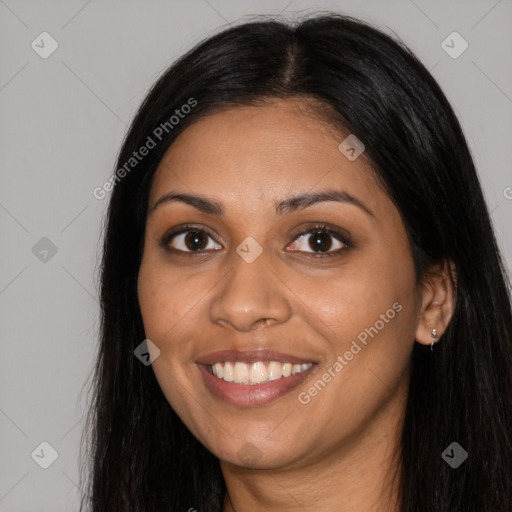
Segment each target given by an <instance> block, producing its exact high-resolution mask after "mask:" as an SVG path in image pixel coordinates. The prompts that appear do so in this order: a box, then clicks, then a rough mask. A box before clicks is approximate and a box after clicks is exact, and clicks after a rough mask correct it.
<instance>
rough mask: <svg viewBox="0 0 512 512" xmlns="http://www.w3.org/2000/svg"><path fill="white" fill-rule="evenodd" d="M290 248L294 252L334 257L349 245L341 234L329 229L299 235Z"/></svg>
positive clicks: (314, 230)
mask: <svg viewBox="0 0 512 512" xmlns="http://www.w3.org/2000/svg"><path fill="white" fill-rule="evenodd" d="M288 247H291V248H292V250H293V251H302V252H311V253H317V255H319V256H332V255H333V254H335V253H339V252H341V251H343V250H344V249H346V248H348V247H349V244H348V242H346V241H345V240H344V239H343V237H342V236H341V234H340V233H337V232H334V231H331V230H329V229H312V230H310V231H307V232H306V233H302V234H301V235H299V236H298V237H297V238H296V239H295V240H294V241H293V243H292V244H291V245H290V246H288ZM307 249H310V250H307Z"/></svg>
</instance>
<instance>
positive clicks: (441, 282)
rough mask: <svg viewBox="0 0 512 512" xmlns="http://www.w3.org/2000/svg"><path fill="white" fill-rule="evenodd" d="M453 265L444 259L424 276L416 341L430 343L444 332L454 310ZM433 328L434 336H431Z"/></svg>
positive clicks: (454, 282)
mask: <svg viewBox="0 0 512 512" xmlns="http://www.w3.org/2000/svg"><path fill="white" fill-rule="evenodd" d="M456 282H457V280H456V274H455V266H454V265H453V263H452V262H450V261H444V262H443V263H441V264H440V265H437V266H436V267H435V268H433V269H431V270H430V271H429V272H428V274H427V275H426V276H425V278H424V280H423V283H422V287H421V291H420V298H421V307H420V311H419V320H418V327H417V329H416V341H417V342H418V343H421V344H422V345H430V344H431V343H435V342H437V341H438V340H439V338H440V337H441V336H442V335H443V334H444V332H445V331H446V328H447V327H448V324H449V323H450V320H451V318H452V316H453V312H454V310H455V289H456ZM434 329H435V333H436V336H432V331H433V330H434Z"/></svg>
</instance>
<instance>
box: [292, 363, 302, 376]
mask: <svg viewBox="0 0 512 512" xmlns="http://www.w3.org/2000/svg"><path fill="white" fill-rule="evenodd" d="M299 372H300V364H294V365H293V366H292V375H295V374H296V373H299Z"/></svg>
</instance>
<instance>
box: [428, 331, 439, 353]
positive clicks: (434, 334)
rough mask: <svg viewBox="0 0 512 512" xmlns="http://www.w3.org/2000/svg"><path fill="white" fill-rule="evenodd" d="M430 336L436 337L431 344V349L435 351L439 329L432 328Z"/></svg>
mask: <svg viewBox="0 0 512 512" xmlns="http://www.w3.org/2000/svg"><path fill="white" fill-rule="evenodd" d="M430 336H432V338H434V339H435V340H436V341H433V342H432V343H431V344H430V350H431V351H432V352H433V351H434V343H437V338H438V335H437V329H432V332H431V333H430Z"/></svg>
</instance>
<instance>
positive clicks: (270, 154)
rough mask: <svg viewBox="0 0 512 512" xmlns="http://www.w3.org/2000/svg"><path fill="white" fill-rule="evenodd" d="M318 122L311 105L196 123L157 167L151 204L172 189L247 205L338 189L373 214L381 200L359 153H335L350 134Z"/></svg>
mask: <svg viewBox="0 0 512 512" xmlns="http://www.w3.org/2000/svg"><path fill="white" fill-rule="evenodd" d="M321 114H322V108H321V105H319V104H318V102H315V101H307V102H306V101H304V100H297V99H293V100H291V99H287V100H275V101H272V102H271V103H268V104H266V105H264V106H243V107H234V108H229V109H227V110H223V111H220V112H216V113H214V114H211V115H207V116H204V117H202V118H201V119H199V120H198V121H196V122H195V123H194V124H192V125H191V126H189V127H188V128H186V129H185V130H184V131H183V132H182V133H181V134H180V135H179V136H178V137H177V139H176V140H175V141H174V143H173V144H172V145H171V147H170V148H169V150H168V151H167V153H166V154H165V156H164V158H163V159H162V161H161V163H160V165H159V168H158V170H157V172H156V175H155V179H154V182H153V186H152V189H151V197H150V204H153V203H154V202H155V201H156V200H157V199H158V197H160V195H162V194H165V193H167V192H169V191H170V190H176V189H179V191H180V192H183V193H187V192H189V193H190V192H191V191H194V192H200V193H203V194H208V195H210V196H214V197H217V198H219V199H220V200H221V201H223V200H225V201H226V202H228V203H229V202H230V201H231V202H238V203H239V202H240V200H241V198H243V199H244V201H245V202H246V203H249V202H250V201H251V199H255V200H256V199H259V200H260V201H261V200H262V199H268V200H271V201H275V200H276V199H279V197H280V196H282V195H288V194H291V193H304V192H310V191H314V190H315V189H316V188H319V189H321V188H332V187H337V188H339V189H342V190H345V191H347V192H349V193H353V194H354V195H355V194H357V195H359V196H364V200H365V202H366V203H367V204H369V205H370V207H371V205H372V204H373V206H374V207H375V208H376V209H377V208H378V203H379V201H385V200H386V197H385V194H384V193H383V192H382V190H381V189H380V187H379V186H378V184H377V181H376V179H375V177H374V174H373V171H372V170H371V168H370V165H369V162H368V161H367V159H366V156H365V154H364V152H363V153H362V154H361V155H360V156H359V157H358V158H357V159H355V160H353V161H350V160H349V159H348V158H347V157H346V156H345V155H344V154H343V153H342V152H341V151H340V149H339V145H340V143H341V142H342V141H343V140H344V139H346V137H347V136H348V135H349V133H348V132H347V131H342V130H341V129H340V128H338V127H335V126H333V125H332V124H330V123H328V122H326V121H325V117H324V116H322V115H321ZM381 196H384V197H381Z"/></svg>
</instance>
